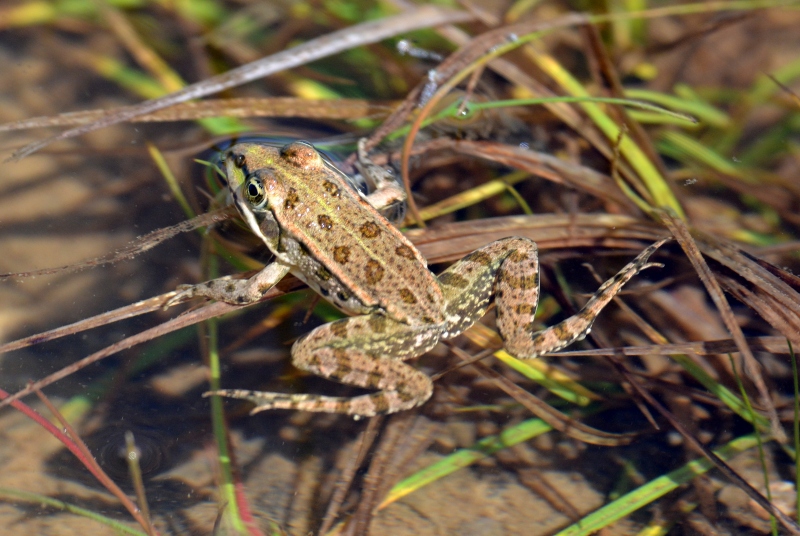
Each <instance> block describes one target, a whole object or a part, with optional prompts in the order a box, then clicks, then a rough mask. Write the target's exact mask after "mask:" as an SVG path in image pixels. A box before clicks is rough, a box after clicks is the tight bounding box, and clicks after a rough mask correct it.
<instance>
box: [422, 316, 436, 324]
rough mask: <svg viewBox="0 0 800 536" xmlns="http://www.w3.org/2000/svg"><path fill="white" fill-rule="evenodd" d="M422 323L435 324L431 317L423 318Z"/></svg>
mask: <svg viewBox="0 0 800 536" xmlns="http://www.w3.org/2000/svg"><path fill="white" fill-rule="evenodd" d="M422 321H423V322H424V323H426V324H433V318H431V317H429V316H423V317H422Z"/></svg>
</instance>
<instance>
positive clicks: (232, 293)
mask: <svg viewBox="0 0 800 536" xmlns="http://www.w3.org/2000/svg"><path fill="white" fill-rule="evenodd" d="M288 273H289V267H288V266H286V265H285V264H282V263H280V262H273V263H270V264H268V265H267V266H265V267H264V268H263V269H262V270H261V271H260V272H258V273H257V274H255V275H254V276H252V277H251V278H250V279H235V277H234V276H230V275H226V276H225V277H220V278H217V279H212V280H210V281H205V282H203V283H198V284H197V285H181V286H179V287H178V293H177V294H176V295H175V296H173V297H172V298H170V299H169V300H168V301H167V302H166V304H165V305H164V308H165V309H166V308H167V307H171V306H173V305H176V304H178V303H181V302H184V301H186V300H190V299H192V298H194V297H197V296H204V297H206V298H211V299H212V300H217V301H223V302H225V303H230V304H231V305H250V304H251V303H256V302H258V301H261V299H262V298H263V297H264V295H265V294H266V293H267V292H269V290H270V289H271V288H272V287H274V286H275V285H276V284H277V283H278V281H280V280H281V279H283V277H284V276H285V275H286V274H288Z"/></svg>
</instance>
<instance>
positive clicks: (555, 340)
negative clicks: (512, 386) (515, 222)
mask: <svg viewBox="0 0 800 536" xmlns="http://www.w3.org/2000/svg"><path fill="white" fill-rule="evenodd" d="M667 240H669V239H664V240H660V241H658V242H656V243H655V244H653V245H651V246H649V247H648V248H647V249H645V250H644V251H642V252H641V253H640V254H639V255H638V256H637V257H636V258H635V259H634V260H633V261H631V262H630V263H628V264H627V265H626V266H625V267H624V268H622V270H620V271H619V273H617V275H615V276H614V277H612V278H611V279H609V280H608V281H606V282H605V283H603V284H602V285H601V286H600V288H599V289H598V290H597V292H596V293H595V294H594V296H592V297H591V298H590V299H589V301H588V302H587V303H586V305H584V306H583V308H582V309H581V310H580V311H578V313H576V314H575V315H573V316H571V317H569V318H567V319H565V320H563V321H561V322H559V323H558V324H555V325H554V326H550V327H549V328H547V329H545V330H543V331H540V332H538V333H534V334H533V336H531V332H532V331H533V316H534V313H535V308H530V307H529V306H528V304H529V301H526V300H524V299H523V300H522V301H519V300H518V299H517V298H516V297H517V296H520V295H523V296H524V294H525V293H526V292H527V289H526V288H525V287H526V284H525V281H526V276H525V267H524V264H521V263H520V262H517V259H516V258H515V256H513V255H512V256H509V258H508V259H507V260H506V262H505V263H503V266H502V268H501V270H502V273H500V274H498V280H497V287H496V296H497V298H496V300H497V324H498V328H499V329H500V332H501V333H502V335H503V338H504V340H505V347H506V349H507V350H508V351H509V353H511V354H513V355H514V356H516V357H518V358H520V359H532V358H535V357H538V356H540V355H542V354H546V353H550V352H555V351H558V350H560V349H562V348H565V347H566V346H569V345H570V344H572V343H573V342H575V341H578V340H582V339H583V338H584V337H586V335H587V334H588V333H589V331H590V330H591V328H592V324H593V323H594V321H595V319H596V318H597V316H598V315H599V314H600V311H602V309H603V308H604V307H605V306H606V305H608V303H609V302H610V301H611V300H612V299H613V298H614V296H615V295H616V294H617V293H618V292H619V291H620V290H621V289H622V287H623V285H625V283H627V282H628V281H630V280H631V278H633V277H634V276H635V275H636V274H638V273H639V272H641V271H642V270H644V269H646V268H649V267H651V266H661V265H659V264H654V263H648V262H647V261H648V259H649V257H650V256H651V255H652V254H653V253H654V252H655V251H656V250H657V249H658V248H659V247H660V246H661V245H662V244H664V242H666V241H667ZM512 296H513V297H514V298H511V297H512ZM537 297H538V293H537ZM510 298H511V299H510Z"/></svg>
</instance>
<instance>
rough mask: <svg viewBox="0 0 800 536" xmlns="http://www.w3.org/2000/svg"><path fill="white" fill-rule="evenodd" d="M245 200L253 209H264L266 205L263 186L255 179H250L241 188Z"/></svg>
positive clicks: (265, 194)
mask: <svg viewBox="0 0 800 536" xmlns="http://www.w3.org/2000/svg"><path fill="white" fill-rule="evenodd" d="M242 191H243V193H244V197H245V199H247V201H248V203H250V204H251V205H252V206H253V208H255V209H258V208H264V207H265V206H266V205H267V193H266V191H265V190H264V185H263V184H262V183H261V181H260V180H258V179H257V178H256V177H250V178H249V179H247V180H246V181H245V183H244V186H242Z"/></svg>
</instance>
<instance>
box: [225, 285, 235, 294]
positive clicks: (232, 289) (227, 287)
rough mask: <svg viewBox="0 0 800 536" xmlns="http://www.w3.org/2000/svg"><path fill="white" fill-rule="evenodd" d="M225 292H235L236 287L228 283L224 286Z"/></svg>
mask: <svg viewBox="0 0 800 536" xmlns="http://www.w3.org/2000/svg"><path fill="white" fill-rule="evenodd" d="M225 290H226V291H227V292H233V291H234V290H236V285H235V284H234V283H228V284H227V285H225Z"/></svg>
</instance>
